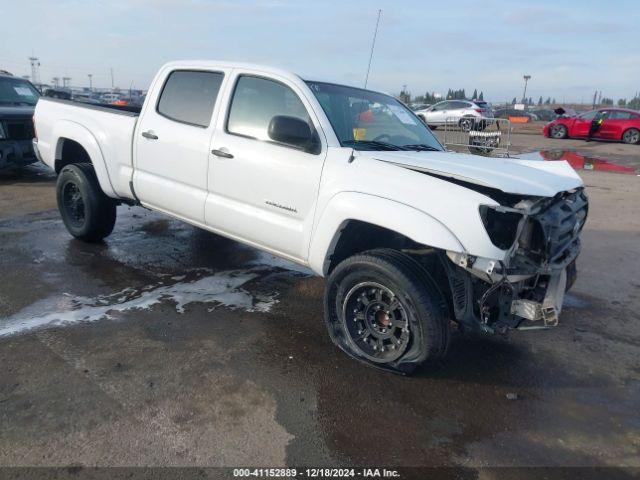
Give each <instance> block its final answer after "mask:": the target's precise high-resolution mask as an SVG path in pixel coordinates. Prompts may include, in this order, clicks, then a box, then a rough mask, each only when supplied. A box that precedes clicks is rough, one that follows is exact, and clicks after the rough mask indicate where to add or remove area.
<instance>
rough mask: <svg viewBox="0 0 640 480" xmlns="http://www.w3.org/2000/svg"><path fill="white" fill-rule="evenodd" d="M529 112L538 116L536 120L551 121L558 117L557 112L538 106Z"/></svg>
mask: <svg viewBox="0 0 640 480" xmlns="http://www.w3.org/2000/svg"><path fill="white" fill-rule="evenodd" d="M530 113H532V114H534V115H535V116H536V117H538V120H543V121H545V122H551V121H553V120H555V119H556V118H558V114H557V113H555V112H554V111H553V110H551V109H549V108H539V109H537V110H531V111H530Z"/></svg>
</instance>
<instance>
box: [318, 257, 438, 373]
mask: <svg viewBox="0 0 640 480" xmlns="http://www.w3.org/2000/svg"><path fill="white" fill-rule="evenodd" d="M324 307H325V320H326V324H327V328H328V330H329V335H330V336H331V339H332V340H333V342H334V343H335V344H336V345H338V347H340V348H341V349H342V350H343V351H345V352H346V353H347V354H349V355H350V356H352V357H354V358H355V359H357V360H360V361H362V362H364V363H367V364H368V365H372V366H376V367H378V368H382V369H385V370H390V371H393V372H397V373H411V372H412V371H413V370H414V369H415V368H416V367H417V366H418V365H420V364H422V363H424V362H426V361H432V360H436V359H439V358H441V357H443V356H444V355H445V354H446V351H447V347H448V345H449V322H448V320H447V317H446V315H445V311H446V307H445V302H444V297H443V295H442V292H441V291H440V290H439V289H438V287H437V285H436V283H435V282H434V281H433V279H432V278H431V276H430V275H429V274H428V273H427V271H426V270H425V269H424V268H423V267H422V266H421V265H420V264H419V263H418V262H416V261H415V260H414V259H412V258H411V257H409V256H408V255H405V254H404V253H401V252H398V251H396V250H390V249H377V250H370V251H368V252H364V253H362V254H358V255H354V256H352V257H349V258H347V259H346V260H344V261H342V262H341V263H340V264H339V265H338V266H337V267H336V268H335V269H334V270H333V272H332V273H331V275H330V276H329V279H328V282H327V288H326V291H325V305H324Z"/></svg>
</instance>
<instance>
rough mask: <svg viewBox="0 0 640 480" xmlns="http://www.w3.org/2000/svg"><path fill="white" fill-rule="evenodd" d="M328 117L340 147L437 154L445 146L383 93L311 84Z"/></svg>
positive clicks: (417, 119)
mask: <svg viewBox="0 0 640 480" xmlns="http://www.w3.org/2000/svg"><path fill="white" fill-rule="evenodd" d="M307 85H309V88H311V91H312V92H313V93H314V95H315V96H316V98H317V99H318V102H320V105H321V106H322V108H323V110H324V112H325V113H326V114H327V117H328V118H329V121H330V122H331V126H332V127H333V129H334V130H335V132H336V135H337V137H338V140H339V141H340V145H342V146H343V147H353V148H355V149H356V150H437V151H442V150H443V148H442V145H440V143H439V142H438V140H437V139H436V138H435V137H434V135H433V134H432V133H431V130H429V127H427V126H426V125H425V124H424V123H423V122H421V121H420V119H419V118H418V117H416V116H415V114H414V113H413V112H412V111H411V110H409V109H408V108H407V107H405V106H404V105H403V104H402V103H400V102H399V101H397V100H396V99H395V98H393V97H391V96H389V95H384V94H382V93H376V92H371V91H369V90H362V89H360V88H353V87H345V86H342V85H334V84H331V83H322V82H307Z"/></svg>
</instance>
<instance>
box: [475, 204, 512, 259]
mask: <svg viewBox="0 0 640 480" xmlns="http://www.w3.org/2000/svg"><path fill="white" fill-rule="evenodd" d="M480 218H481V219H482V224H483V225H484V228H485V230H486V231H487V234H488V235H489V238H490V239H491V243H493V244H494V245H495V246H496V247H498V248H499V249H501V250H508V249H509V248H511V246H512V245H513V242H515V240H516V235H517V233H518V224H519V223H520V220H522V214H521V213H517V212H501V211H498V210H497V209H496V207H493V206H489V205H480Z"/></svg>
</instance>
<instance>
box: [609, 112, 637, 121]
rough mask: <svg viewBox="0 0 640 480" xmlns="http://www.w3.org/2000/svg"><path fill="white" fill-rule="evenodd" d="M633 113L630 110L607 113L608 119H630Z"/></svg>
mask: <svg viewBox="0 0 640 480" xmlns="http://www.w3.org/2000/svg"><path fill="white" fill-rule="evenodd" d="M632 118H633V115H632V114H631V112H615V111H614V112H611V113H610V114H609V119H610V120H631V119H632Z"/></svg>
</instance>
